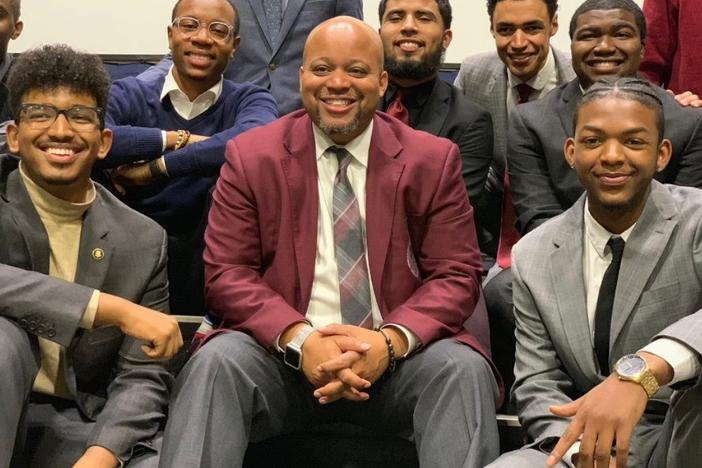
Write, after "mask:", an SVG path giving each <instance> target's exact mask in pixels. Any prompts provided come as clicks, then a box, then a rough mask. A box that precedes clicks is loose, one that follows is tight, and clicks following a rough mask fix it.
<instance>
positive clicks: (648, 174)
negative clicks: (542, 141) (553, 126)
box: [564, 95, 671, 233]
mask: <svg viewBox="0 0 702 468" xmlns="http://www.w3.org/2000/svg"><path fill="white" fill-rule="evenodd" d="M658 141H659V136H658V127H657V124H656V113H655V111H654V110H653V109H651V108H650V107H647V106H645V105H644V104H642V103H640V102H638V101H635V100H633V99H631V98H624V97H621V96H619V97H618V96H616V95H612V96H607V97H603V98H600V99H595V100H592V101H590V102H587V103H584V104H583V105H582V106H581V107H580V110H579V111H578V122H577V126H576V128H575V138H569V139H568V140H567V141H566V144H565V148H564V152H565V157H566V160H567V161H568V163H569V164H570V165H571V166H572V167H573V168H574V169H575V171H576V172H577V174H578V178H579V179H580V182H581V183H582V184H583V186H584V187H585V189H586V191H587V197H588V205H589V208H590V213H591V214H592V216H593V217H594V218H595V219H596V220H597V221H598V222H599V223H600V224H601V225H602V226H604V227H605V228H607V229H608V230H609V231H610V232H613V233H621V232H623V231H624V230H626V229H628V228H629V227H630V226H632V225H633V224H634V222H636V220H637V219H638V218H639V216H640V214H641V212H642V211H643V208H644V205H645V204H646V199H647V198H648V193H649V190H650V184H651V179H653V176H654V175H655V174H656V172H659V171H662V170H663V169H664V168H665V166H666V165H667V164H668V161H669V160H670V153H671V147H670V142H669V141H668V140H663V141H662V142H661V143H659V142H658Z"/></svg>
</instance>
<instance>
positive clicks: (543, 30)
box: [490, 0, 558, 81]
mask: <svg viewBox="0 0 702 468" xmlns="http://www.w3.org/2000/svg"><path fill="white" fill-rule="evenodd" d="M557 31H558V15H554V17H553V19H551V18H550V17H549V14H548V7H547V5H546V2H545V1H544V0H502V1H500V2H498V3H497V4H496V5H495V12H494V13H493V15H492V18H491V23H490V32H491V33H492V36H493V37H494V38H495V46H496V47H497V55H499V57H500V59H501V60H502V61H503V62H504V63H505V65H507V68H509V71H510V72H511V73H512V74H513V75H514V76H516V77H517V78H519V79H520V80H522V81H529V80H530V79H532V78H533V77H534V76H536V74H537V73H538V72H539V70H541V68H542V67H543V66H544V64H545V63H546V59H547V58H548V51H549V47H550V45H549V44H550V40H551V36H553V35H554V34H556V32H557Z"/></svg>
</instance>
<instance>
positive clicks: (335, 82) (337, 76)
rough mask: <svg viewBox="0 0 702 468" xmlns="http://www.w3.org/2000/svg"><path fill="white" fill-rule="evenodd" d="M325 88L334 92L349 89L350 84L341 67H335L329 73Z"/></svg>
mask: <svg viewBox="0 0 702 468" xmlns="http://www.w3.org/2000/svg"><path fill="white" fill-rule="evenodd" d="M326 86H327V88H329V89H330V90H334V91H336V92H339V91H344V90H347V89H349V87H350V86H351V84H350V83H349V78H348V75H347V74H346V72H345V71H344V70H343V69H342V68H337V69H336V70H334V71H333V72H332V73H331V74H330V75H329V79H328V80H327V82H326Z"/></svg>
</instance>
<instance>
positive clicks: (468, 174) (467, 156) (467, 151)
mask: <svg viewBox="0 0 702 468" xmlns="http://www.w3.org/2000/svg"><path fill="white" fill-rule="evenodd" d="M452 139H453V141H454V142H455V143H456V144H457V145H458V150H459V151H460V153H461V159H462V160H463V171H462V174H463V182H464V183H465V186H466V189H468V196H469V197H470V203H471V205H472V206H477V204H478V202H479V201H480V198H481V197H482V196H483V189H484V188H485V182H486V180H487V174H488V169H489V168H490V163H491V162H492V151H493V131H492V118H491V117H490V113H489V112H488V111H486V110H481V111H480V114H479V115H478V116H477V117H476V118H475V119H473V120H471V121H469V122H466V124H465V125H464V126H463V129H462V131H461V132H460V134H459V135H457V136H456V137H455V138H452Z"/></svg>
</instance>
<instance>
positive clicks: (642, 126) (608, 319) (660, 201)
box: [491, 78, 702, 468]
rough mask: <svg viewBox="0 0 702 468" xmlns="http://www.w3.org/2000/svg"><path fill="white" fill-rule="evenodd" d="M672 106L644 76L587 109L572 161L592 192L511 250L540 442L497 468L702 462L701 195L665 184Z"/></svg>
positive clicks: (528, 409)
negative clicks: (659, 177)
mask: <svg viewBox="0 0 702 468" xmlns="http://www.w3.org/2000/svg"><path fill="white" fill-rule="evenodd" d="M663 109H664V107H663V105H662V103H661V100H660V96H659V93H658V92H656V91H655V88H653V87H652V86H651V85H650V84H649V83H648V82H646V81H644V80H639V79H636V78H621V79H619V80H617V81H609V82H604V83H596V84H595V85H593V86H592V87H591V88H590V89H589V90H588V91H586V92H585V95H584V96H583V97H582V100H581V101H580V103H579V104H578V108H577V110H576V121H575V123H574V127H575V136H574V137H573V138H568V140H567V142H566V144H565V155H566V160H567V163H568V165H569V166H570V167H572V168H573V169H574V172H575V173H576V174H577V176H578V178H579V180H580V182H581V183H582V185H583V186H584V187H585V190H586V193H585V194H584V195H582V196H581V197H580V198H579V199H578V201H577V202H576V203H575V205H573V206H572V207H571V208H570V209H568V210H567V211H566V212H565V213H563V214H562V215H560V216H558V217H556V218H554V219H553V220H552V221H550V222H548V223H546V224H544V225H543V226H541V227H540V228H538V229H536V230H534V231H532V232H530V233H529V234H528V235H526V236H525V237H524V238H523V239H522V240H521V241H520V242H519V243H518V244H517V245H516V246H515V248H514V252H513V264H512V271H513V273H514V305H515V315H516V322H517V356H516V357H517V359H516V361H517V363H516V367H515V373H516V378H517V380H516V382H515V385H514V387H513V389H512V397H513V402H514V403H515V405H516V407H517V409H518V411H519V417H520V420H521V422H522V425H523V427H524V428H525V430H526V431H527V433H528V435H529V436H530V438H531V439H533V441H534V443H532V444H530V445H528V446H527V447H526V448H525V449H522V450H519V451H516V452H513V453H511V454H507V455H505V456H503V457H502V458H500V459H499V460H498V461H497V462H495V464H494V465H491V466H496V467H503V466H504V467H510V468H512V467H520V466H537V465H538V466H543V465H544V463H546V464H547V465H548V466H554V465H556V464H559V460H561V458H563V462H562V463H565V464H566V465H568V466H573V465H574V464H577V466H578V467H591V466H597V467H608V466H612V465H611V464H610V463H615V462H616V466H618V467H619V466H621V467H624V466H635V467H643V466H649V467H666V466H667V467H682V466H692V465H693V464H694V462H693V460H699V459H700V457H701V456H702V448H701V447H700V445H699V434H700V433H701V432H702V411H701V410H702V380H701V379H700V375H701V374H700V370H701V369H702V365H701V363H700V353H702V338H701V337H702V309H701V308H700V307H702V191H700V190H699V189H695V188H686V187H679V186H675V185H662V184H660V183H659V182H657V181H655V180H653V178H654V175H655V174H657V173H661V172H663V171H664V170H665V168H666V165H667V164H668V163H669V161H670V159H671V155H672V149H671V142H670V140H667V139H664V138H663V135H664V134H665V133H664V128H665V125H666V122H665V120H664V118H663ZM627 463H628V464H627ZM560 466H563V465H560Z"/></svg>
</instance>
